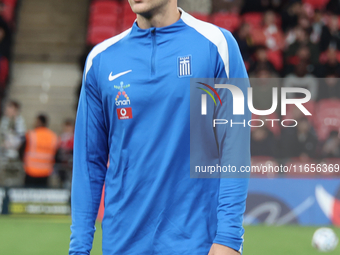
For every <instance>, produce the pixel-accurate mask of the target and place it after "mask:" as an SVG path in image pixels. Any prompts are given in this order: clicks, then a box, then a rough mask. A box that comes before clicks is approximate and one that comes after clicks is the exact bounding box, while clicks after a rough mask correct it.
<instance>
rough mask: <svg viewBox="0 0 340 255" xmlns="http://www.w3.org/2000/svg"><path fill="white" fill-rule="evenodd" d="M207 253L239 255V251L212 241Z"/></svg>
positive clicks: (210, 254)
mask: <svg viewBox="0 0 340 255" xmlns="http://www.w3.org/2000/svg"><path fill="white" fill-rule="evenodd" d="M208 255H240V253H239V252H237V251H235V250H233V249H231V248H229V247H227V246H224V245H221V244H217V243H214V244H213V245H212V246H211V248H210V251H209V254H208Z"/></svg>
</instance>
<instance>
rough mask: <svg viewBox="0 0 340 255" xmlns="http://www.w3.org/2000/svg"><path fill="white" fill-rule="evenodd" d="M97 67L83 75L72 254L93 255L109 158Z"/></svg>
mask: <svg viewBox="0 0 340 255" xmlns="http://www.w3.org/2000/svg"><path fill="white" fill-rule="evenodd" d="M94 68H95V67H94V66H92V67H91V69H90V70H89V71H88V72H87V73H86V72H84V76H83V85H82V89H81V94H80V99H79V105H78V112H77V119H76V126H75V136H74V160H73V179H72V194H71V208H72V226H71V232H72V234H71V242H70V250H69V254H70V255H80V254H90V251H91V249H92V241H93V235H94V232H95V226H94V225H95V221H96V217H97V213H98V207H99V204H100V199H101V194H102V188H103V184H104V180H105V175H106V170H107V159H108V153H109V149H108V130H107V127H106V125H105V121H104V115H103V106H102V99H101V93H100V90H99V89H98V86H97V82H96V78H95V70H94Z"/></svg>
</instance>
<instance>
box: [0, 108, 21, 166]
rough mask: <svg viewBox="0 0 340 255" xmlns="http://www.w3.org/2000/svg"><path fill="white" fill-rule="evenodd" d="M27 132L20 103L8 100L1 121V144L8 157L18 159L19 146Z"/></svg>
mask: <svg viewBox="0 0 340 255" xmlns="http://www.w3.org/2000/svg"><path fill="white" fill-rule="evenodd" d="M25 132H26V125H25V120H24V118H23V117H22V116H21V115H20V104H19V103H18V102H16V101H10V102H8V103H7V105H6V109H5V114H4V116H3V117H2V118H1V122H0V145H1V147H2V148H3V154H4V156H5V157H6V158H7V159H10V160H17V159H18V156H19V155H18V148H19V147H20V145H21V143H22V141H23V139H24V137H25Z"/></svg>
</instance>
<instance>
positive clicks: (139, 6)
mask: <svg viewBox="0 0 340 255" xmlns="http://www.w3.org/2000/svg"><path fill="white" fill-rule="evenodd" d="M131 9H132V11H133V12H134V13H136V14H146V13H149V12H150V7H148V6H147V4H145V3H134V4H133V5H132V7H131Z"/></svg>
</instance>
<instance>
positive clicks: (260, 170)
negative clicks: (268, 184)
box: [250, 156, 278, 178]
mask: <svg viewBox="0 0 340 255" xmlns="http://www.w3.org/2000/svg"><path fill="white" fill-rule="evenodd" d="M251 166H252V171H251V174H250V175H251V177H262V178H273V177H275V176H277V174H278V173H276V172H275V171H267V172H266V171H265V170H266V169H269V168H270V167H276V166H278V163H277V162H276V160H275V159H274V158H272V157H263V156H256V157H251Z"/></svg>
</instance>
